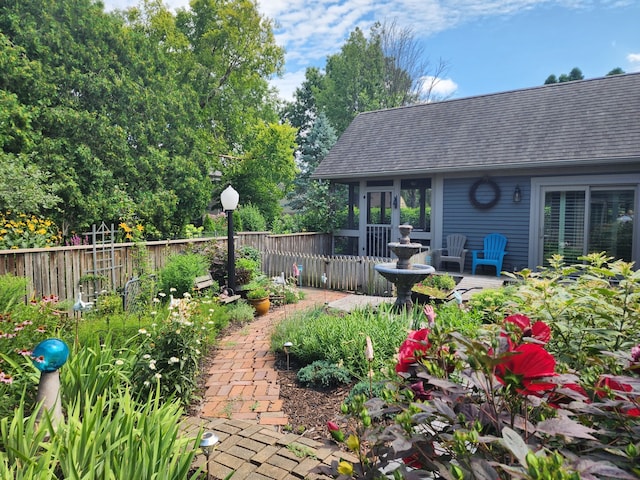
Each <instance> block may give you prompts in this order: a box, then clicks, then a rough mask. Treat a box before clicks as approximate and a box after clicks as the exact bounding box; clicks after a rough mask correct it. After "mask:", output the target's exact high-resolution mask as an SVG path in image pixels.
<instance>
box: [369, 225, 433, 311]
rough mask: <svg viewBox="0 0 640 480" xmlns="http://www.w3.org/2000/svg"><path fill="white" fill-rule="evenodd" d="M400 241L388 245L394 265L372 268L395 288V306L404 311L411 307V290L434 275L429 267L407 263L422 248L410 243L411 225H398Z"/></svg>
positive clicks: (380, 264) (387, 264) (381, 265)
mask: <svg viewBox="0 0 640 480" xmlns="http://www.w3.org/2000/svg"><path fill="white" fill-rule="evenodd" d="M399 230H400V239H399V240H400V241H398V242H391V243H389V244H388V247H389V249H390V250H391V251H392V252H393V253H395V254H396V256H397V257H398V261H397V262H396V263H379V264H377V265H376V266H375V267H374V268H375V269H376V271H377V272H378V273H379V274H380V275H382V276H383V277H384V278H386V279H387V280H389V281H390V282H391V283H393V284H394V285H395V286H396V290H397V291H398V297H397V298H396V303H395V306H396V308H397V309H406V308H411V307H412V306H413V301H412V300H411V288H412V287H413V286H414V285H415V284H416V283H418V282H420V281H422V280H424V279H425V278H427V276H429V275H431V274H432V273H435V271H436V270H435V268H433V267H432V266H431V265H420V264H417V263H416V264H415V265H412V264H411V262H410V261H409V260H410V259H411V257H412V256H413V255H415V254H416V253H419V252H420V251H421V250H422V249H423V248H424V247H423V245H422V244H420V243H411V240H410V239H409V234H410V233H411V230H413V227H412V226H411V225H400V227H399Z"/></svg>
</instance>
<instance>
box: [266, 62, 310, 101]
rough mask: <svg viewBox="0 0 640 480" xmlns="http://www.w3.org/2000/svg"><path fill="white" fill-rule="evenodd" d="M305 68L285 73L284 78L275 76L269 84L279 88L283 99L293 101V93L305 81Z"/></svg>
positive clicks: (279, 94) (279, 93)
mask: <svg viewBox="0 0 640 480" xmlns="http://www.w3.org/2000/svg"><path fill="white" fill-rule="evenodd" d="M304 78H305V70H304V69H302V70H298V71H296V72H288V73H285V74H284V75H283V76H282V78H274V79H272V80H271V81H270V82H269V84H270V85H271V86H272V87H275V88H277V89H278V96H279V97H280V98H282V99H283V100H287V101H293V94H294V93H295V91H296V88H298V87H299V86H300V85H302V82H304Z"/></svg>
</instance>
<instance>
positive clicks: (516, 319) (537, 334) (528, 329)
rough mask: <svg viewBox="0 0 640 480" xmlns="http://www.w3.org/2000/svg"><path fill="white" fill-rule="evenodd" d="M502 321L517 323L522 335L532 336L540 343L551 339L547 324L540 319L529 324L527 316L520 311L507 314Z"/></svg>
mask: <svg viewBox="0 0 640 480" xmlns="http://www.w3.org/2000/svg"><path fill="white" fill-rule="evenodd" d="M504 321H505V322H509V323H513V324H514V325H517V326H518V327H519V328H520V330H522V336H523V337H532V338H535V339H536V340H538V341H540V342H542V343H547V342H548V341H549V340H550V339H551V329H550V328H549V325H547V324H546V323H544V322H540V321H538V322H536V323H534V324H533V325H531V320H530V319H529V317H527V316H526V315H522V314H521V313H516V314H515V315H509V316H508V317H506V318H505V319H504Z"/></svg>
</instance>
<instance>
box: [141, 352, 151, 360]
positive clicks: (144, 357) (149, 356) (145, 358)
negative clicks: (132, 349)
mask: <svg viewBox="0 0 640 480" xmlns="http://www.w3.org/2000/svg"><path fill="white" fill-rule="evenodd" d="M142 358H143V359H144V360H149V359H150V358H151V355H149V354H148V353H145V354H144V355H143V356H142Z"/></svg>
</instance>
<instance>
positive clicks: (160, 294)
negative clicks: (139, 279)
mask: <svg viewBox="0 0 640 480" xmlns="http://www.w3.org/2000/svg"><path fill="white" fill-rule="evenodd" d="M158 296H159V297H166V296H167V294H166V293H164V292H160V293H158Z"/></svg>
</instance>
